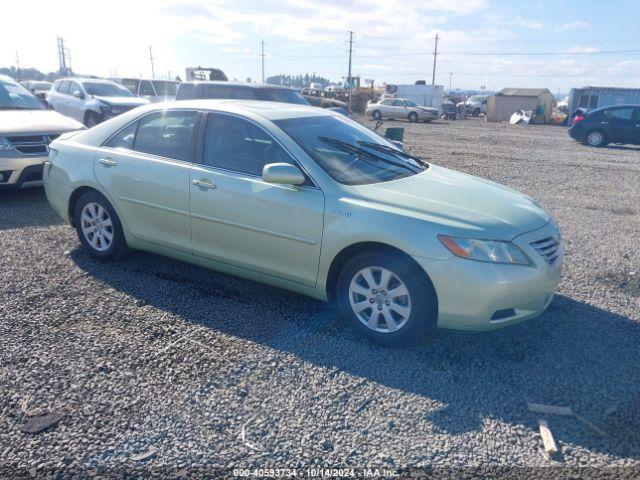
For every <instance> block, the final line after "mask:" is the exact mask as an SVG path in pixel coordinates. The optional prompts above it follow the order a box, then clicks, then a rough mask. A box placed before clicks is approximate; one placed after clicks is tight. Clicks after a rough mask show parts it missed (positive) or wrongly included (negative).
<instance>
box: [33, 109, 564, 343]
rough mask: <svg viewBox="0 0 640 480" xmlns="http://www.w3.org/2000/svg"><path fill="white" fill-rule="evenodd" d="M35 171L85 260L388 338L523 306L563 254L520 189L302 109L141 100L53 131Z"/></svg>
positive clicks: (549, 282)
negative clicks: (269, 296)
mask: <svg viewBox="0 0 640 480" xmlns="http://www.w3.org/2000/svg"><path fill="white" fill-rule="evenodd" d="M44 184H45V189H46V193H47V197H48V199H49V202H50V203H51V205H52V206H53V208H54V209H55V210H56V211H57V212H58V214H59V215H60V216H61V217H62V218H63V219H65V220H66V221H68V222H70V223H71V224H72V225H73V226H74V227H75V228H76V230H77V232H78V236H79V237H80V241H81V242H82V244H83V245H84V247H85V248H86V249H87V250H88V251H89V252H90V253H91V254H92V255H93V256H95V257H97V258H100V259H103V260H113V259H116V258H118V257H120V256H121V255H123V254H124V253H125V252H127V251H128V250H129V249H138V250H147V251H151V252H155V253H159V254H161V255H166V256H169V257H173V258H177V259H180V260H184V261H187V262H191V263H194V264H198V265H201V266H204V267H207V268H211V269H215V270H218V271H221V272H225V273H228V274H232V275H238V276H241V277H245V278H250V279H252V280H257V281H260V282H264V283H268V284H271V285H275V286H278V287H282V288H286V289H290V290H294V291H296V292H300V293H303V294H306V295H309V296H312V297H315V298H318V299H322V300H336V301H337V302H338V303H339V305H340V308H341V310H342V312H343V314H344V316H345V317H346V318H347V319H348V321H349V322H351V323H352V324H353V325H354V326H355V327H356V328H358V329H359V330H360V331H361V332H362V333H363V334H364V335H366V336H367V337H369V338H370V339H371V340H373V341H376V342H379V343H382V344H387V345H401V344H408V343H411V342H415V341H418V340H420V339H422V338H424V337H425V336H427V335H428V334H430V333H432V332H433V331H434V330H435V328H436V327H441V328H450V329H459V330H487V329H493V328H497V327H501V326H505V325H511V324H514V323H517V322H521V321H523V320H526V319H529V318H532V317H535V316H537V315H539V314H540V313H542V312H543V311H544V309H545V308H546V307H547V305H549V303H550V302H551V300H552V298H553V293H554V289H555V287H556V286H557V284H558V282H559V280H560V273H561V269H562V263H563V253H562V247H561V240H560V234H559V231H558V228H557V226H556V224H555V223H554V221H553V220H552V219H551V217H550V216H549V215H548V214H547V213H546V212H545V211H544V210H543V209H542V208H541V207H540V206H539V205H538V204H537V203H536V202H535V201H534V200H532V199H531V198H529V197H527V196H525V195H522V194H520V193H518V192H516V191H514V190H511V189H509V188H506V187H503V186H501V185H498V184H496V183H492V182H489V181H485V180H482V179H480V178H476V177H472V176H470V175H466V174H463V173H459V172H455V171H452V170H448V169H445V168H441V167H438V166H436V165H433V164H429V163H426V162H425V161H423V160H422V159H420V158H417V157H414V156H412V155H409V154H407V153H405V152H404V151H402V150H400V149H398V148H397V147H396V146H395V145H393V144H392V143H390V142H388V141H387V140H385V139H384V138H382V137H380V136H379V135H377V134H376V133H375V132H373V131H371V130H370V129H368V128H366V127H364V126H362V125H360V124H358V123H356V122H354V121H352V120H350V119H349V118H346V117H345V116H343V115H340V114H337V113H334V112H331V111H328V110H325V109H320V108H314V107H308V106H302V105H290V104H281V103H272V102H249V101H237V100H195V101H183V102H174V103H164V104H153V105H149V106H144V107H140V108H137V109H135V110H133V111H130V112H127V113H125V114H123V115H120V116H118V117H116V118H114V119H112V120H109V121H107V122H104V123H103V124H100V125H98V126H96V127H94V128H91V129H90V130H87V131H82V132H78V133H72V134H65V135H63V136H62V137H60V139H58V140H56V141H55V142H54V143H53V144H52V145H51V153H50V156H49V161H48V162H47V163H46V164H45V172H44ZM256 312H259V306H258V305H256ZM238 321H242V320H241V319H239V320H238Z"/></svg>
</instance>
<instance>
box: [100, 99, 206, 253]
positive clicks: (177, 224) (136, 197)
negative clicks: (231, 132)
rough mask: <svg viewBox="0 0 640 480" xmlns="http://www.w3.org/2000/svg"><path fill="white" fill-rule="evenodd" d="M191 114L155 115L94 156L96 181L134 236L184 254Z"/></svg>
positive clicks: (187, 235) (193, 119)
mask: <svg viewBox="0 0 640 480" xmlns="http://www.w3.org/2000/svg"><path fill="white" fill-rule="evenodd" d="M198 116H199V114H198V112H197V111H195V110H175V111H171V110H169V111H164V112H155V113H151V114H149V115H146V116H144V117H142V118H141V119H140V120H138V121H137V122H134V123H133V124H131V125H129V126H127V127H125V128H124V129H122V130H120V132H118V133H117V134H116V135H114V136H113V137H112V138H111V139H110V140H109V141H108V142H107V144H106V145H105V146H104V147H102V148H100V149H99V150H98V151H97V152H96V157H95V172H96V178H97V179H98V182H99V183H100V184H101V185H102V186H103V187H104V189H105V191H106V192H108V193H109V194H110V195H111V199H112V201H113V202H115V208H116V210H117V211H118V215H119V216H120V217H121V220H122V224H123V227H124V228H125V229H127V230H128V231H129V232H130V233H131V235H133V236H134V237H136V238H138V239H140V240H144V241H147V242H151V243H154V244H157V245H160V246H164V247H170V248H173V249H177V250H181V251H185V252H190V251H191V225H190V221H189V175H190V171H191V166H192V159H193V152H194V138H195V135H194V132H195V131H196V124H197V123H198Z"/></svg>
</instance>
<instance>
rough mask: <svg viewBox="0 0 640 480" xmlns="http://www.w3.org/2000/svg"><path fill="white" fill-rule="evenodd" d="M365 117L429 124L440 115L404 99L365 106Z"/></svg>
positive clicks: (392, 99) (385, 100) (394, 99)
mask: <svg viewBox="0 0 640 480" xmlns="http://www.w3.org/2000/svg"><path fill="white" fill-rule="evenodd" d="M365 115H367V116H369V117H371V118H373V119H374V120H381V119H383V118H391V119H407V120H409V121H410V122H418V121H424V122H427V123H428V122H430V121H432V120H435V119H437V118H438V117H439V116H440V114H439V112H438V109H437V108H431V107H422V106H420V105H418V104H417V103H416V102H414V101H413V100H408V99H406V98H384V99H382V100H380V101H378V102H376V103H370V104H369V105H367V108H366V110H365Z"/></svg>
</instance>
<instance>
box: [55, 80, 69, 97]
mask: <svg viewBox="0 0 640 480" xmlns="http://www.w3.org/2000/svg"><path fill="white" fill-rule="evenodd" d="M58 92H60V93H65V94H68V93H69V82H68V81H67V80H64V81H62V82H60V84H59V85H58Z"/></svg>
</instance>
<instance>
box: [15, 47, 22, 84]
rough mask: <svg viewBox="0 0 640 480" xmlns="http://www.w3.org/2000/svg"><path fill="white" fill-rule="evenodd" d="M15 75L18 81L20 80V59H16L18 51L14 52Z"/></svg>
mask: <svg viewBox="0 0 640 480" xmlns="http://www.w3.org/2000/svg"><path fill="white" fill-rule="evenodd" d="M16 73H17V75H18V81H20V80H22V79H21V78H20V57H18V51H17V50H16Z"/></svg>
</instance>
